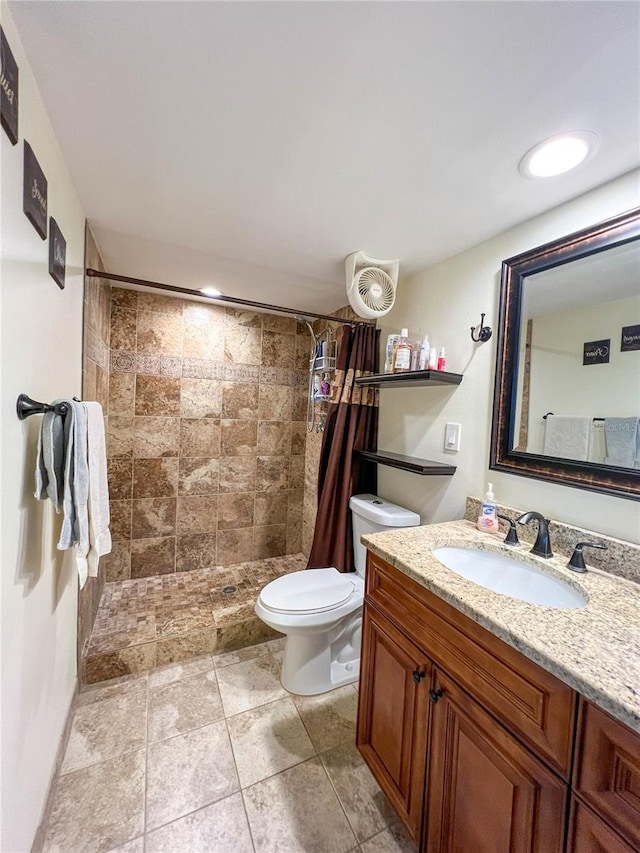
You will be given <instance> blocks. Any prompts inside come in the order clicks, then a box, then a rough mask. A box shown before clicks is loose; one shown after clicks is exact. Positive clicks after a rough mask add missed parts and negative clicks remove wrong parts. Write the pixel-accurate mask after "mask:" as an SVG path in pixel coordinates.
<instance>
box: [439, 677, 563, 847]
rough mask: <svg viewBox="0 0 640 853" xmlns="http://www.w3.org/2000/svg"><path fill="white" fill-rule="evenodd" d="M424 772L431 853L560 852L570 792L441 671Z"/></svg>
mask: <svg viewBox="0 0 640 853" xmlns="http://www.w3.org/2000/svg"><path fill="white" fill-rule="evenodd" d="M434 690H436V691H438V692H441V693H442V695H441V697H440V698H439V699H438V701H437V703H435V704H434V705H433V710H432V715H431V741H430V749H429V752H430V757H429V770H428V774H427V804H426V811H425V829H424V838H425V847H424V849H425V850H426V851H428V853H471V851H473V853H525V851H526V853H561V851H562V849H563V841H564V826H565V807H566V800H567V786H566V785H565V784H564V783H563V782H562V781H561V780H560V779H558V777H556V776H555V774H553V773H552V772H551V771H550V770H547V768H546V767H545V766H544V765H543V764H542V762H541V761H539V760H538V759H537V758H535V757H534V756H533V755H532V754H531V753H530V752H529V751H528V750H527V749H526V748H525V747H524V746H522V745H521V744H520V743H519V742H518V741H517V740H516V739H515V738H514V737H513V736H512V735H511V734H510V733H509V732H507V730H506V729H504V728H503V727H502V726H501V725H500V723H498V722H497V721H496V720H495V719H494V718H493V717H491V716H490V715H489V714H487V713H486V712H485V711H483V710H482V708H481V707H480V706H479V705H478V704H477V703H476V702H475V701H474V700H473V699H472V698H471V697H470V696H469V695H468V694H467V693H465V692H464V691H463V690H462V689H461V688H460V687H458V686H457V685H456V684H455V682H453V681H451V679H450V678H448V677H447V676H445V675H443V674H442V673H441V672H440V671H439V670H436V671H435V673H434Z"/></svg>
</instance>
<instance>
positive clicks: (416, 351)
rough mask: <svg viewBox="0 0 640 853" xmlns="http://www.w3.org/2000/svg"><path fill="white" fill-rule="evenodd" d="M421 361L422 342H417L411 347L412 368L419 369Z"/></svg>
mask: <svg viewBox="0 0 640 853" xmlns="http://www.w3.org/2000/svg"><path fill="white" fill-rule="evenodd" d="M419 363H420V344H419V343H415V344H413V345H412V347H411V370H417V369H418V364H419Z"/></svg>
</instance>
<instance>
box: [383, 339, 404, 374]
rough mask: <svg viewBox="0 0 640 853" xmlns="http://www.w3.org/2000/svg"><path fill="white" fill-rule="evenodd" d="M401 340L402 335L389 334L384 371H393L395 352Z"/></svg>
mask: <svg viewBox="0 0 640 853" xmlns="http://www.w3.org/2000/svg"><path fill="white" fill-rule="evenodd" d="M399 341H400V335H389V336H388V338H387V349H386V359H385V362H384V372H385V373H392V372H393V353H394V351H395V348H396V347H397V345H398V343H399Z"/></svg>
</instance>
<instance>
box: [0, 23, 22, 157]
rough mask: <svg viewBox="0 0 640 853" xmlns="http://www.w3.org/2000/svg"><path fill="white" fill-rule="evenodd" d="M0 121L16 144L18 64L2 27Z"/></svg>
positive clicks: (0, 29)
mask: <svg viewBox="0 0 640 853" xmlns="http://www.w3.org/2000/svg"><path fill="white" fill-rule="evenodd" d="M0 121H1V122H2V127H3V128H4V131H5V133H6V134H7V136H8V137H9V139H10V140H11V144H12V145H15V144H16V142H17V141H18V65H17V63H16V61H15V59H14V57H13V53H11V48H10V47H9V42H8V41H7V38H6V36H5V34H4V30H3V29H2V27H0Z"/></svg>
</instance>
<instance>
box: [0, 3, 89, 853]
mask: <svg viewBox="0 0 640 853" xmlns="http://www.w3.org/2000/svg"><path fill="white" fill-rule="evenodd" d="M2 26H3V29H4V31H5V33H6V35H7V38H8V41H9V44H10V46H11V49H12V51H13V53H14V56H15V58H16V61H17V63H18V66H19V69H20V129H19V132H20V140H19V142H18V144H17V145H15V146H12V145H11V144H10V142H9V139H8V138H7V136H6V134H5V133H4V131H3V130H0V138H1V142H0V145H1V148H2V222H1V236H2V257H1V261H0V263H1V267H0V273H1V277H2V286H1V288H0V300H1V301H0V328H1V341H2V342H1V359H0V362H1V375H2V409H1V411H2V414H1V427H2V429H1V433H2V438H1V453H2V456H1V464H0V472H1V473H0V477H1V481H2V482H1V489H0V495H1V500H2V506H1V511H2V512H1V517H2V546H1V547H2V552H1V553H2V560H1V565H2V573H1V574H2V581H1V583H2V841H1V843H0V848H1V849H2V850H3V851H6V853H17V852H18V851H19V853H23V851H28V850H29V849H30V847H31V844H32V842H33V839H34V835H35V832H36V828H37V826H38V823H39V821H40V817H41V814H42V810H43V807H44V802H45V798H46V794H47V788H48V785H49V780H50V776H51V773H52V770H53V766H54V762H55V757H56V752H57V749H58V744H59V739H60V736H61V734H62V731H63V727H64V723H65V719H66V715H67V711H68V708H69V704H70V702H71V698H72V696H73V692H74V689H75V684H76V610H77V586H78V582H77V574H76V572H75V569H74V560H73V555H72V554H71V553H70V552H60V551H57V550H56V547H55V543H56V541H57V537H58V534H59V529H60V517H59V516H56V515H55V513H54V512H53V510H52V507H51V505H50V503H49V502H47V503H40V502H37V501H36V500H35V499H34V497H33V491H34V482H33V472H34V467H35V451H36V441H37V433H38V429H39V426H40V417H39V416H33V417H31V418H29V419H28V420H27V421H25V422H23V423H21V422H20V421H18V419H17V418H16V415H15V401H16V397H17V395H18V394H19V393H20V392H25V393H27V394H29V395H30V396H32V397H34V398H35V399H37V400H42V401H49V400H52V399H55V398H56V397H65V396H67V397H69V396H73V395H79V394H80V380H81V377H80V374H81V365H82V289H83V282H82V269H83V256H84V216H83V212H82V209H81V208H80V204H79V202H78V199H77V197H76V194H75V192H74V189H73V186H72V183H71V180H70V178H69V174H68V172H67V169H66V166H65V163H64V161H63V158H62V155H61V153H60V150H59V148H58V145H57V142H56V138H55V136H54V133H53V130H52V128H51V125H50V124H49V120H48V117H47V114H46V111H45V109H44V106H43V104H42V102H41V100H40V95H39V92H38V90H37V87H36V85H35V82H34V80H33V77H32V75H31V71H30V68H29V64H28V62H27V60H26V57H25V55H24V53H23V51H22V47H21V45H20V42H19V40H18V37H17V33H16V30H15V27H14V25H13V21H12V19H11V16H10V14H9V12H8V10H7V6H6V4H4V3H3V4H2ZM25 138H26V139H27V140H28V141H29V143H30V144H31V146H32V147H33V150H34V152H35V154H36V157H37V158H38V161H39V163H40V165H41V167H42V169H43V171H44V173H45V175H46V177H47V180H48V201H49V210H48V213H49V215H51V216H53V217H54V218H55V219H56V221H57V222H58V224H59V225H60V229H61V231H62V233H63V235H64V237H65V239H66V241H67V269H66V288H65V289H64V290H62V291H61V290H60V289H59V288H58V286H57V285H56V284H55V282H54V281H53V279H52V278H51V277H50V276H49V272H48V252H49V244H48V241H43V240H41V239H40V237H39V235H38V234H37V233H36V231H35V230H34V228H33V226H32V225H31V223H30V222H29V220H28V219H27V218H26V216H25V215H24V213H23V212H22V157H23V139H25Z"/></svg>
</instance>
